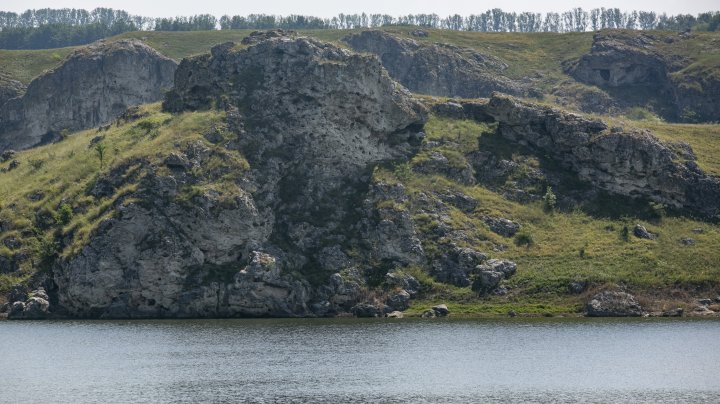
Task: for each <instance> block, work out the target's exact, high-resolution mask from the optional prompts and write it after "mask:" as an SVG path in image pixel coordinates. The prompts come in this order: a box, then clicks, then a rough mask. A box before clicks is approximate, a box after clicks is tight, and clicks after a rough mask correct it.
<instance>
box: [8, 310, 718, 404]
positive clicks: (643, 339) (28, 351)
mask: <svg viewBox="0 0 720 404" xmlns="http://www.w3.org/2000/svg"><path fill="white" fill-rule="evenodd" d="M718 341H720V321H717V320H702V321H700V320H695V321H693V320H677V319H674V320H659V319H636V320H588V319H574V320H568V319H533V320H527V319H508V320H501V321H499V320H451V319H450V320H440V319H439V320H420V319H403V320H395V321H390V320H388V319H381V320H371V321H363V320H357V319H328V320H308V319H302V320H198V321H54V322H8V321H3V322H0V368H2V376H1V377H0V402H2V403H21V402H34V403H54V402H72V403H85V402H88V403H108V402H123V403H137V402H153V403H154V402H282V403H293V402H297V403H304V402H333V403H335V402H337V403H344V402H408V403H422V402H468V403H475V402H537V403H557V402H573V403H574V402H598V403H607V402H633V403H634V402H648V403H657V402H667V403H682V402H697V403H713V402H720V348H719V347H718Z"/></svg>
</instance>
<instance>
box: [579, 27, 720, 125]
mask: <svg viewBox="0 0 720 404" xmlns="http://www.w3.org/2000/svg"><path fill="white" fill-rule="evenodd" d="M684 38H685V37H684V36H676V35H672V36H669V35H660V34H655V33H647V32H627V31H603V32H599V33H597V34H595V36H594V37H593V45H592V48H591V49H590V52H589V53H587V54H585V55H583V56H582V57H581V58H580V59H579V60H578V61H577V62H576V63H574V64H572V65H570V66H568V69H567V70H568V73H570V74H571V75H572V76H573V77H575V78H576V79H577V80H579V81H581V82H584V83H587V84H593V85H596V86H599V87H602V88H606V89H624V90H627V91H625V92H622V93H618V94H617V96H616V100H617V101H618V102H620V103H622V104H626V105H629V104H632V103H633V102H635V103H637V104H638V105H642V104H646V103H648V98H651V97H652V98H654V99H655V101H657V103H659V104H664V103H667V104H669V108H668V110H667V111H662V110H660V111H658V112H661V113H663V112H664V115H665V116H666V117H668V118H672V119H679V120H684V121H691V122H692V121H700V122H708V121H717V120H718V119H720V80H718V79H717V76H716V75H713V74H710V73H708V71H707V70H704V69H703V68H690V69H687V68H688V67H690V66H691V65H693V63H695V62H696V61H694V60H691V59H688V58H685V57H682V56H678V55H677V54H674V53H673V52H667V51H664V50H663V47H664V46H667V45H668V44H672V43H673V42H678V41H680V42H682V41H683V40H684ZM674 46H682V44H680V45H674ZM683 69H686V70H685V71H683V72H682V73H681V74H674V73H677V72H679V71H680V70H683ZM635 97H638V98H637V100H633V98H635ZM622 98H627V99H626V100H624V99H622Z"/></svg>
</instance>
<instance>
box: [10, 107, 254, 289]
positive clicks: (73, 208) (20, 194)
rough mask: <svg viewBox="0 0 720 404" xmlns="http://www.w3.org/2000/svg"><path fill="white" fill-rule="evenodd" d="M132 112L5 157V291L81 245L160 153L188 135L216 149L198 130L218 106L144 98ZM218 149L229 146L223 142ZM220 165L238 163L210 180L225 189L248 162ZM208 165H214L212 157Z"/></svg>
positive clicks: (157, 166)
mask: <svg viewBox="0 0 720 404" xmlns="http://www.w3.org/2000/svg"><path fill="white" fill-rule="evenodd" d="M133 115H134V116H132V117H130V118H128V119H123V118H121V119H119V120H118V121H117V122H116V123H115V124H113V125H110V126H109V127H107V128H106V129H104V130H101V129H91V130H86V131H82V132H78V133H76V134H72V135H69V136H66V138H65V139H64V140H62V141H61V142H59V143H55V144H51V145H46V146H42V147H38V148H34V149H31V150H27V151H24V152H20V153H18V154H17V155H16V156H15V157H14V159H13V160H17V161H18V162H19V166H18V167H17V168H15V169H12V170H8V168H9V166H10V164H11V163H12V161H7V162H4V163H2V164H0V169H2V170H3V171H2V172H0V201H2V202H1V203H0V229H1V230H2V231H1V232H0V260H4V262H3V264H4V265H7V266H9V267H12V266H17V268H15V269H17V270H14V271H9V272H6V273H0V296H4V295H5V294H6V292H7V291H8V290H9V288H10V287H11V286H12V285H14V284H16V283H19V282H20V283H23V282H29V281H30V280H31V279H32V278H33V277H35V276H38V275H42V271H44V270H47V269H48V266H49V265H48V264H49V263H50V262H52V261H53V260H54V259H55V258H56V257H58V256H63V255H64V256H69V255H72V254H74V253H75V252H77V251H78V249H80V248H82V246H83V245H84V244H85V243H86V242H87V240H88V237H90V235H91V234H92V232H93V230H94V229H95V227H96V226H97V225H98V224H99V223H100V222H101V221H102V220H104V219H105V218H107V217H108V216H109V215H112V214H113V211H114V209H115V207H117V206H119V205H121V204H123V203H128V202H130V201H131V199H128V197H129V195H131V194H132V193H133V192H134V191H135V190H136V189H137V186H138V183H139V181H140V180H141V179H142V177H143V175H144V174H145V172H146V171H147V170H148V169H152V170H163V169H164V166H163V165H162V164H161V163H162V159H163V158H164V157H165V156H167V155H168V154H169V153H170V152H171V151H172V150H175V149H177V148H182V147H185V146H186V145H187V144H188V143H189V142H203V143H204V144H206V145H207V146H208V147H210V148H211V149H214V148H215V147H216V146H213V145H211V144H210V143H208V142H207V141H206V140H205V139H204V138H203V136H202V135H201V133H204V131H206V130H208V129H210V128H212V127H213V126H214V123H216V122H218V121H219V119H220V118H221V116H222V114H221V113H219V112H217V111H206V112H192V113H185V114H180V115H170V114H167V113H163V112H160V106H159V104H150V105H146V106H143V107H141V108H139V109H138V110H137V111H135V112H134V114H133ZM100 150H103V153H102V154H103V158H102V160H101V159H100V153H99V151H100ZM219 153H221V155H227V154H228V152H227V151H226V150H225V149H223V148H219ZM211 161H213V160H211ZM215 165H224V166H226V167H224V168H226V169H228V170H233V169H234V170H235V171H236V173H234V174H232V175H230V176H229V177H228V178H214V179H213V180H212V181H210V182H211V183H210V184H208V186H212V187H214V188H216V189H217V190H219V191H222V184H223V183H224V182H225V181H231V180H232V179H233V178H234V177H235V176H236V175H239V174H240V173H241V172H242V167H246V165H247V163H246V162H244V159H242V158H241V157H238V156H236V157H233V158H231V159H223V160H222V161H217V162H216V164H215ZM203 170H204V171H206V172H210V171H212V170H213V164H209V165H208V166H207V167H204V168H203ZM117 176H119V177H121V180H122V184H123V185H122V186H121V187H120V188H118V189H116V190H114V192H113V193H112V195H103V194H102V193H100V194H98V195H97V196H95V195H93V191H92V190H93V187H94V186H95V184H96V183H97V182H98V181H99V180H102V179H105V178H109V177H117ZM186 191H187V192H188V193H192V192H194V190H192V189H188V190H186Z"/></svg>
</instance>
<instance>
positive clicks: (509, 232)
mask: <svg viewBox="0 0 720 404" xmlns="http://www.w3.org/2000/svg"><path fill="white" fill-rule="evenodd" d="M485 223H486V224H487V225H488V227H489V228H490V230H491V231H492V232H493V233H497V234H499V235H501V236H503V237H512V236H514V235H515V233H517V232H518V230H520V225H519V224H518V223H515V222H513V221H512V220H509V219H505V218H503V217H499V218H498V217H486V218H485Z"/></svg>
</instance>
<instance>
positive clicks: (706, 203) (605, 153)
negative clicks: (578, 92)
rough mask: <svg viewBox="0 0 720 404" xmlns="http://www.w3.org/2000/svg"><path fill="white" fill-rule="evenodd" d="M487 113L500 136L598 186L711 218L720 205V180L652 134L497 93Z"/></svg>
mask: <svg viewBox="0 0 720 404" xmlns="http://www.w3.org/2000/svg"><path fill="white" fill-rule="evenodd" d="M486 112H487V113H488V114H489V115H491V116H493V117H494V118H495V120H496V121H497V122H498V123H499V125H498V131H499V133H500V134H501V135H502V136H504V137H505V138H507V139H509V140H511V141H513V142H517V143H520V144H522V145H525V146H529V147H531V148H534V149H536V150H539V151H541V152H543V153H546V154H547V155H548V156H549V157H551V158H553V159H554V160H556V161H558V162H560V163H561V164H562V166H563V167H565V168H568V169H571V170H572V171H574V172H576V173H577V175H578V177H579V178H580V179H581V180H584V181H588V182H590V183H591V184H593V185H594V186H596V187H598V188H600V189H603V190H606V191H609V192H612V193H616V194H620V195H626V196H631V197H644V198H648V199H651V200H654V201H656V202H659V203H663V204H666V205H668V206H672V207H675V208H681V209H687V210H690V211H693V212H695V213H699V214H701V215H703V216H708V217H712V216H714V215H716V214H717V213H718V209H720V180H718V178H716V177H712V176H709V175H707V174H705V173H704V172H703V171H702V170H700V169H699V168H698V166H697V164H696V163H695V161H694V157H693V156H692V153H689V154H688V153H685V152H682V150H680V151H679V150H678V148H677V147H673V145H669V144H666V143H663V142H661V141H660V140H658V139H657V138H656V137H655V136H653V135H652V134H651V133H650V132H635V133H626V132H624V131H623V130H622V129H621V128H620V129H617V130H616V129H613V130H609V129H608V127H607V126H606V125H605V124H604V123H603V122H601V121H596V120H590V119H586V118H583V117H580V116H578V115H575V114H571V113H566V112H563V111H560V110H557V109H553V108H549V107H544V106H538V105H535V104H530V103H527V102H523V101H520V100H518V99H516V98H513V97H510V96H506V95H502V94H497V93H495V94H493V96H492V97H491V98H490V101H489V102H488V104H487V109H486ZM688 147H689V146H688Z"/></svg>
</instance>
